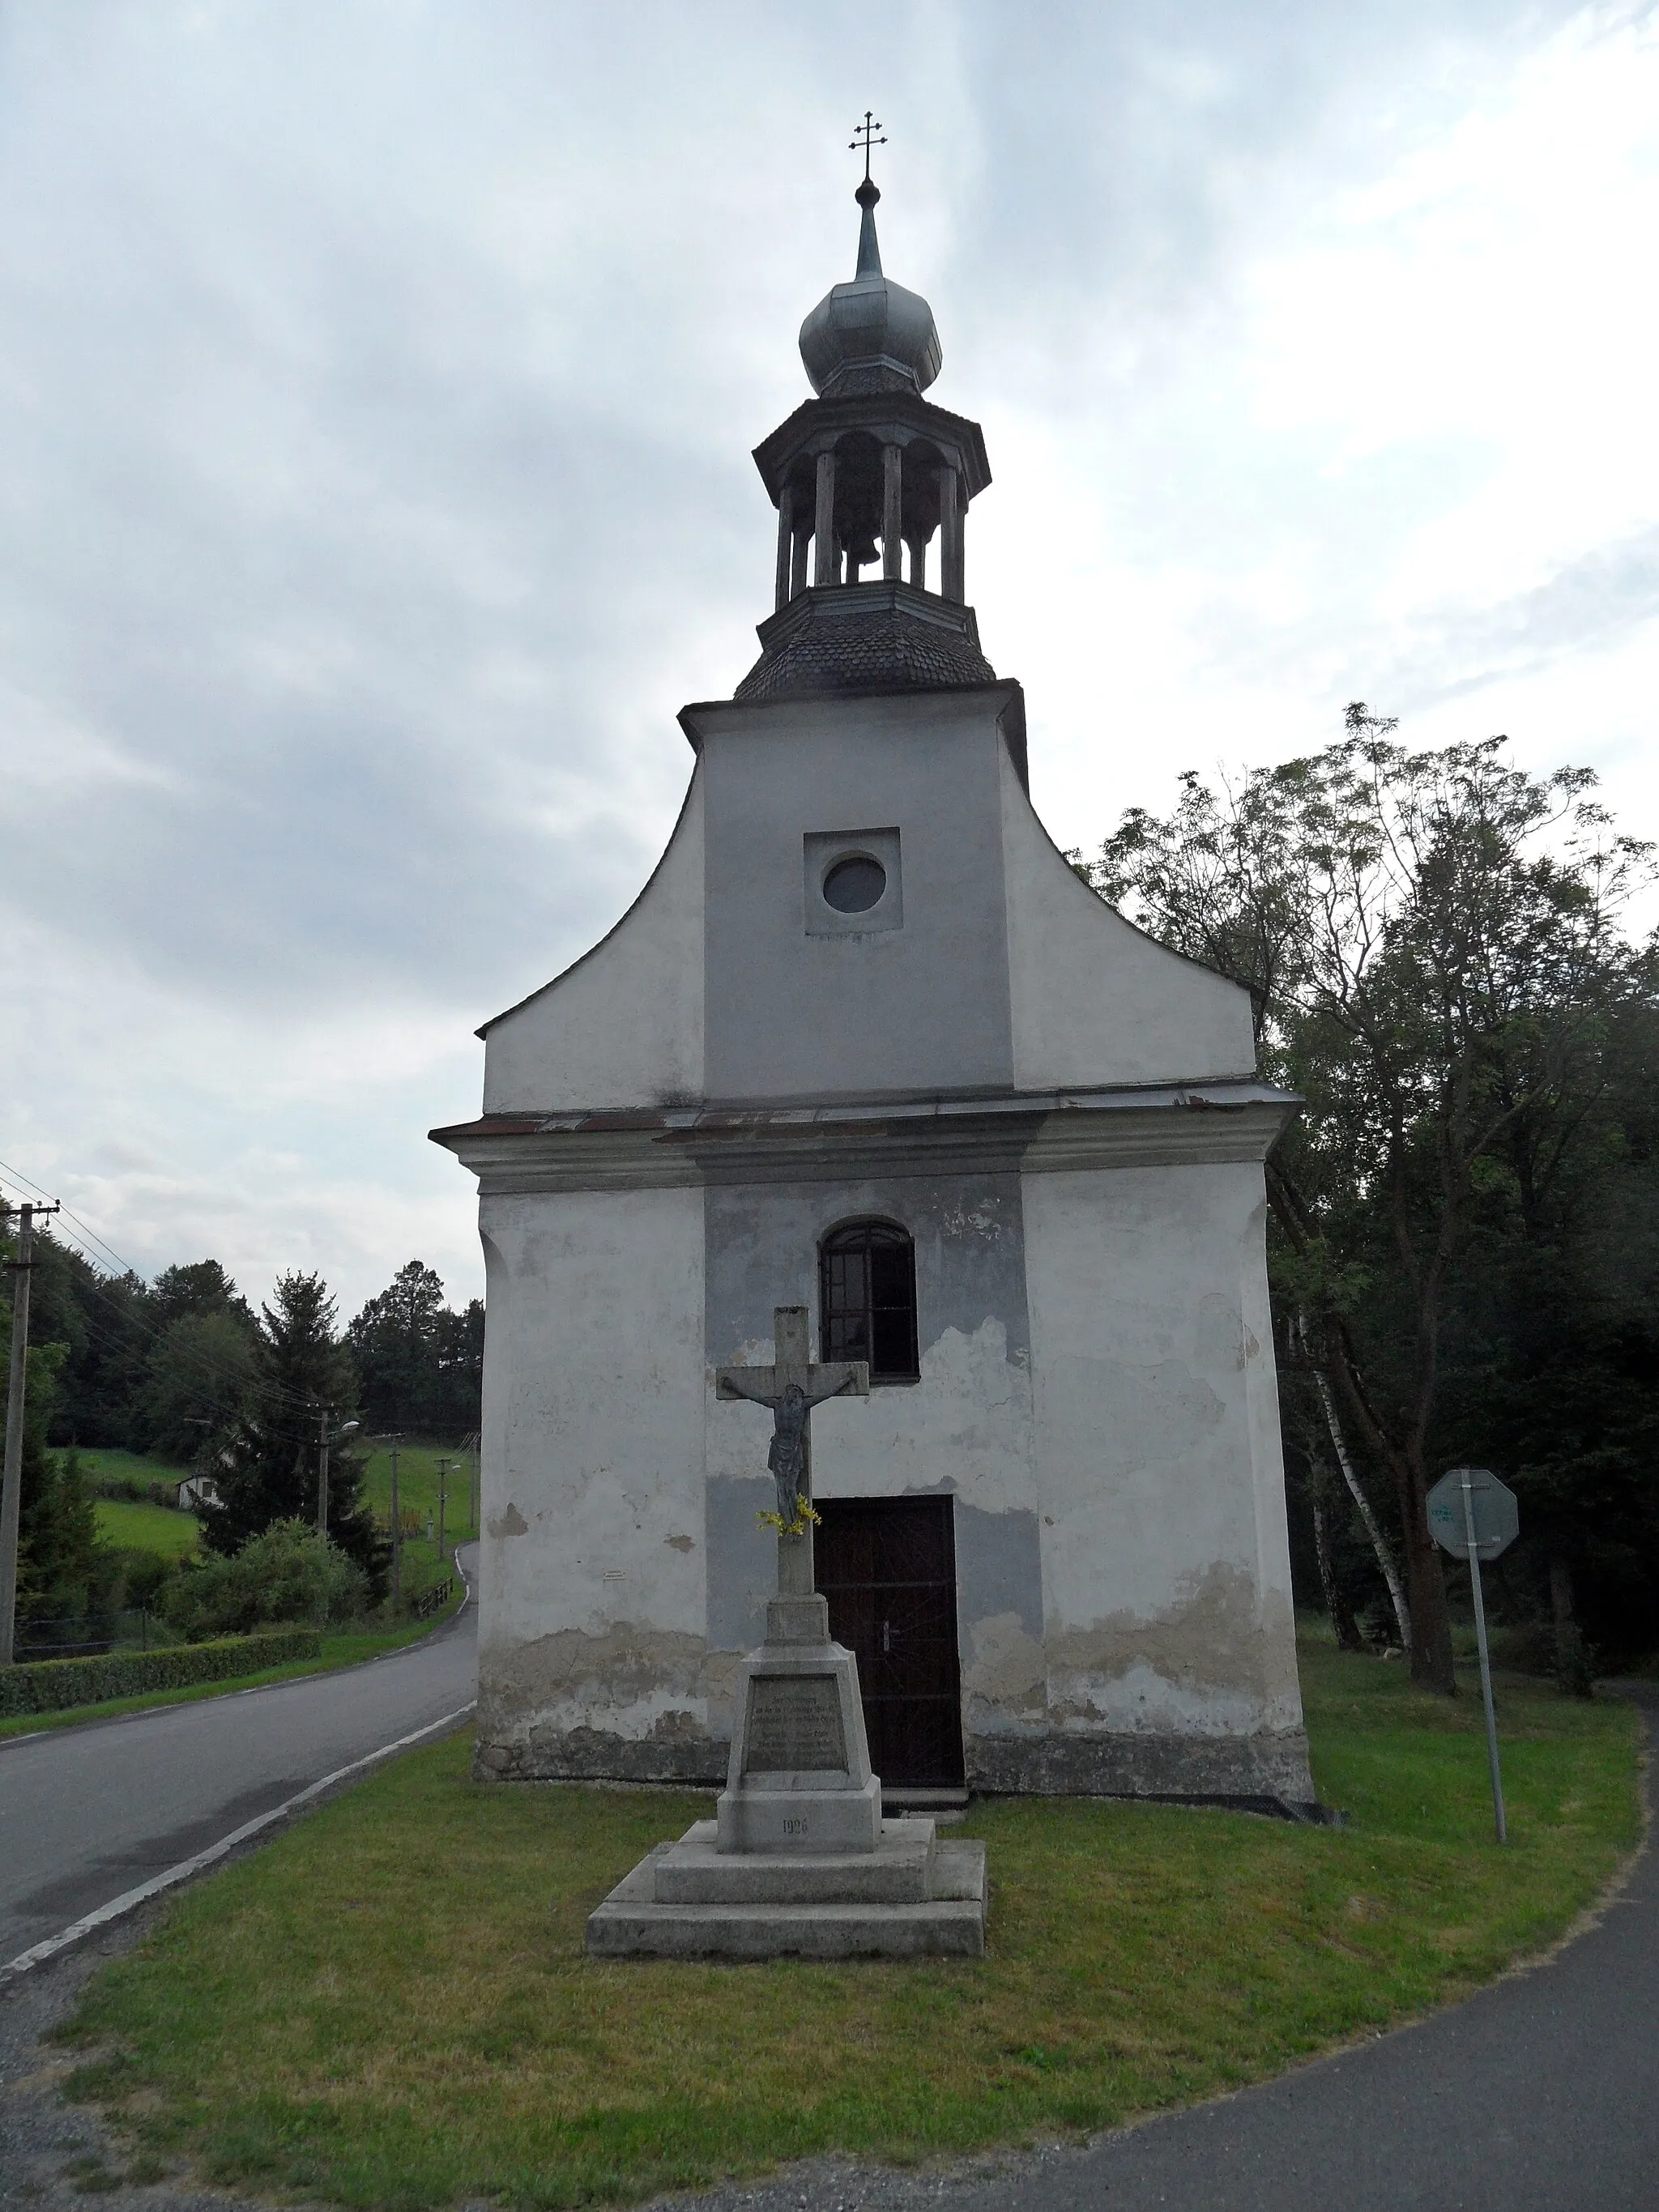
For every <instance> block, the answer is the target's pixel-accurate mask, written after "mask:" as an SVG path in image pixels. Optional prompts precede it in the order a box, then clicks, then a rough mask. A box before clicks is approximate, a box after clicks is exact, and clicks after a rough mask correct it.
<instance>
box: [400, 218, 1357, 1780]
mask: <svg viewBox="0 0 1659 2212" xmlns="http://www.w3.org/2000/svg"><path fill="white" fill-rule="evenodd" d="M878 197H879V195H878V192H877V191H876V188H875V186H874V185H872V184H871V183H870V182H869V181H868V180H867V179H866V182H865V183H864V184H863V185H861V186H860V189H859V193H858V198H859V201H860V208H861V210H862V217H861V227H860V237H859V248H858V264H857V273H856V275H855V276H854V278H853V280H852V282H851V283H843V284H837V285H836V286H835V288H834V289H832V290H831V291H830V292H829V294H828V295H826V297H825V298H824V299H823V300H822V301H820V302H819V304H818V305H817V307H815V308H814V309H813V310H812V312H811V314H810V315H809V316H808V317H807V319H806V320H805V324H804V325H802V328H801V333H800V351H801V357H802V360H803V362H804V363H805V369H806V374H807V378H808V380H809V381H810V383H811V387H812V390H813V392H814V394H815V396H814V397H813V398H810V399H806V400H805V401H803V403H802V404H801V405H800V406H799V407H798V408H797V409H796V410H795V411H794V413H793V415H791V416H790V417H789V418H788V420H787V422H784V423H782V424H781V426H780V427H779V428H777V429H776V430H775V431H774V432H773V433H772V435H770V436H769V438H767V439H766V440H765V441H763V443H762V444H761V445H760V446H759V447H757V450H756V453H755V459H756V462H757V465H758V468H759V471H760V475H761V478H762V481H763V483H764V484H765V487H766V491H767V495H768V497H769V499H770V500H771V501H772V502H773V504H774V505H775V507H776V510H777V564H776V585H775V611H774V612H773V613H772V614H771V615H770V617H769V618H768V619H767V620H766V621H765V622H764V623H762V624H761V626H760V631H759V636H760V641H761V653H760V658H759V659H758V660H757V662H756V663H755V665H754V666H753V667H752V668H751V669H750V671H749V672H748V674H747V675H746V676H744V678H743V680H742V682H741V683H739V684H738V686H737V688H736V690H735V691H734V692H733V694H732V696H731V697H730V698H729V699H720V700H714V701H711V702H704V703H702V704H698V705H696V706H690V707H687V708H684V711H683V712H682V714H681V715H680V718H679V720H680V726H681V728H682V729H683V731H684V735H685V738H686V740H687V742H688V744H689V745H690V751H691V759H692V765H691V775H690V783H689V785H688V787H687V790H686V795H685V800H684V805H683V807H682V809H681V811H680V816H679V819H678V823H677V824H676V826H675V829H674V832H673V835H672V836H671V839H670V841H669V844H668V848H667V850H666V851H665V853H664V854H663V856H662V859H661V860H660V861H659V864H658V866H657V868H656V872H655V873H654V874H653V876H652V878H651V879H650V881H649V882H648V883H647V884H646V886H645V889H644V890H642V891H641V894H640V896H639V897H638V899H637V900H636V901H635V903H634V905H633V907H632V908H630V909H629V912H628V913H627V914H626V915H623V919H622V920H621V921H619V922H618V923H617V926H616V927H615V928H614V929H612V931H611V933H610V934H609V936H607V937H605V939H602V940H601V942H600V943H599V944H598V945H595V946H594V948H593V949H592V951H590V952H588V953H587V954H586V956H585V957H583V958H581V959H580V960H579V961H578V962H577V963H575V965H574V967H571V968H569V969H567V970H566V971H565V972H564V974H562V975H559V976H557V977H556V979H555V980H554V981H552V982H550V983H549V984H548V985H547V986H546V987H544V989H542V990H540V991H538V992H537V993H536V994H534V996H532V997H531V998H529V999H527V1000H525V1001H524V1003H523V1004H522V1005H520V1006H513V1007H512V1008H510V1009H509V1010H508V1011H507V1012H506V1013H503V1014H500V1015H498V1016H496V1018H495V1019H494V1020H493V1021H491V1022H489V1024H486V1026H485V1028H484V1030H483V1032H482V1035H483V1038H484V1040H485V1047H486V1058H485V1075H484V1097H483V1113H482V1115H481V1117H480V1118H479V1119H478V1120H477V1121H471V1122H468V1123H466V1124H465V1125H463V1126H460V1127H452V1128H446V1129H441V1130H437V1131H435V1132H434V1135H435V1140H436V1141H437V1142H438V1143H440V1144H441V1145H444V1146H447V1147H448V1148H449V1149H450V1150H451V1151H452V1152H454V1153H455V1154H456V1155H457V1156H458V1158H459V1159H460V1160H461V1161H462V1162H463V1163H464V1164H465V1166H466V1167H467V1168H469V1169H470V1170H471V1171H472V1172H473V1173H474V1174H475V1175H476V1176H477V1178H478V1185H479V1226H480V1233H481V1235H482V1237H483V1249H484V1255H485V1261H486V1265H487V1270H488V1299H487V1311H488V1323H487V1334H486V1343H485V1353H484V1384H483V1510H484V1524H485V1533H484V1535H483V1545H482V1556H481V1569H480V1588H479V1603H480V1609H481V1610H480V1647H479V1705H478V1753H477V1761H478V1771H479V1772H480V1773H481V1774H482V1775H484V1776H487V1777H488V1776H494V1777H500V1778H507V1779H518V1778H547V1777H558V1776H569V1777H574V1776H586V1777H607V1776H608V1777H617V1778H629V1779H633V1780H659V1781H664V1782H669V1781H673V1782H697V1783H715V1782H717V1781H719V1779H720V1778H721V1777H722V1776H723V1775H724V1773H725V1771H726V1759H727V1751H728V1746H729V1741H730V1737H731V1734H732V1701H733V1693H734V1686H735V1685H736V1682H737V1680H738V1668H739V1666H740V1664H741V1662H742V1661H743V1659H744V1655H745V1654H746V1653H747V1652H749V1651H750V1650H751V1649H752V1648H753V1647H754V1646H755V1645H757V1644H758V1643H759V1642H760V1639H761V1635H762V1630H763V1605H764V1601H765V1599H766V1598H767V1596H768V1595H769V1594H770V1593H771V1592H772V1590H773V1589H774V1585H775V1559H776V1549H777V1547H776V1544H775V1539H774V1536H773V1534H772V1533H771V1531H770V1530H769V1529H768V1528H766V1527H765V1526H764V1525H763V1523H762V1522H761V1521H760V1519H759V1517H758V1516H759V1515H760V1514H761V1513H762V1512H763V1510H766V1509H768V1508H769V1507H770V1506H771V1505H772V1504H773V1499H774V1484H773V1481H772V1479H771V1477H770V1476H769V1473H768V1468H767V1449H768V1443H769V1437H770V1429H769V1424H768V1421H767V1419H766V1418H765V1416H764V1415H763V1413H761V1412H760V1411H758V1410H757V1407H755V1406H753V1405H750V1404H746V1403H743V1402H727V1401H725V1400H723V1399H722V1398H721V1397H720V1395H717V1391H716V1387H715V1376H716V1371H717V1370H718V1369H720V1367H722V1366H727V1365H730V1364H732V1363H734V1362H737V1363H744V1362H765V1361H768V1360H769V1359H771V1358H772V1357H773V1336H774V1318H773V1317H774V1314H775V1310H776V1309H777V1308H779V1307H787V1306H797V1307H805V1308H806V1309H807V1310H808V1316H809V1320H808V1328H809V1330H810V1337H811V1352H812V1354H813V1356H815V1357H817V1358H822V1359H824V1360H840V1361H848V1360H854V1361H856V1360H862V1361H865V1362H866V1363H867V1364H868V1368H869V1370H870V1384H871V1389H870V1395H869V1396H868V1397H867V1398H863V1399H855V1398H850V1397H849V1398H841V1399H831V1400H829V1401H827V1402H825V1403H824V1404H823V1405H821V1406H820V1407H818V1408H817V1412H816V1413H815V1414H814V1415H813V1419H812V1459H811V1479H812V1487H813V1492H814V1495H815V1498H816V1503H817V1511H818V1513H819V1515H820V1516H821V1519H820V1522H819V1525H818V1527H817V1531H816V1549H815V1557H816V1577H817V1587H818V1589H820V1590H821V1591H822V1592H823V1594H824V1595H825V1596H826V1598H827V1600H828V1602H829V1620H830V1627H831V1632H832V1634H833V1635H834V1636H835V1637H836V1638H837V1640H838V1641H839V1642H840V1643H842V1644H845V1645H846V1646H847V1647H848V1649H850V1650H853V1651H854V1653H855V1654H856V1656H857V1661H858V1671H859V1678H860V1692H861V1696H862V1701H863V1706H864V1713H865V1718H866V1726H867V1731H868V1737H869V1748H870V1756H871V1764H872V1766H873V1768H874V1769H875V1771H876V1772H877V1773H878V1775H879V1776H880V1777H881V1780H882V1786H883V1790H884V1794H885V1795H886V1796H888V1798H889V1799H890V1802H893V1803H895V1804H908V1805H910V1806H913V1807H918V1808H926V1807H927V1806H929V1805H932V1806H942V1805H945V1804H948V1803H950V1802H951V1801H952V1800H953V1799H955V1800H960V1798H961V1797H962V1796H963V1793H964V1792H965V1791H968V1790H976V1791H1047V1792H1079V1793H1089V1794H1126V1795H1151V1796H1170V1797H1178V1798H1187V1799H1197V1800H1212V1801H1230V1802H1235V1803H1241V1802H1243V1803H1255V1804H1257V1805H1263V1806H1265V1805H1267V1804H1268V1803H1270V1802H1271V1803H1276V1804H1278V1805H1279V1806H1281V1807H1284V1808H1287V1809H1289V1808H1304V1807H1306V1806H1308V1805H1309V1804H1310V1802H1311V1801H1312V1799H1313V1796H1314V1790H1313V1786H1312V1783H1311V1781H1310V1776H1309V1770H1308V1757H1307V1745H1306V1740H1305V1737H1304V1732H1303V1723H1302V1709H1301V1700H1300V1694H1299V1691H1298V1686H1297V1669H1296V1656H1295V1647H1294V1641H1293V1632H1292V1620H1291V1580H1290V1566H1289V1559H1288V1555H1287V1547H1286V1536H1285V1485H1284V1473H1283V1468H1282V1465H1281V1460H1280V1447H1279V1407H1278V1396H1277V1388H1276V1383H1275V1377H1274V1371H1273V1334H1272V1328H1271V1325H1270V1320H1269V1313H1268V1300H1267V1272H1266V1259H1265V1243H1264V1230H1265V1215H1266V1204H1265V1197H1264V1188H1263V1172H1262V1163H1263V1161H1264V1159H1265V1158H1266V1156H1267V1152H1268V1150H1269V1149H1270V1147H1271V1146H1272V1145H1273V1141H1274V1139H1275V1138H1276V1136H1277V1135H1278V1133H1279V1130H1280V1129H1281V1127H1283V1125H1284V1123H1285V1119H1286V1117H1287V1115H1289V1114H1291V1112H1292V1111H1293V1110H1294V1105H1295V1102H1294V1101H1293V1100H1292V1099H1291V1098H1289V1097H1286V1096H1285V1094H1284V1093H1283V1092H1282V1091H1278V1090H1275V1089H1274V1088H1273V1086H1271V1085H1268V1084H1266V1083H1264V1082H1262V1081H1261V1080H1260V1079H1258V1077H1257V1074H1256V1072H1255V1051H1254V1046H1253V1041H1252V1034H1251V1023H1250V1009H1249V1002H1248V1000H1247V998H1246V996H1245V994H1244V993H1243V991H1241V990H1239V989H1237V987H1235V986H1234V985H1232V984H1231V983H1229V982H1227V981H1224V980H1223V979H1222V978H1221V977H1220V976H1218V975H1214V974H1212V973H1211V972H1210V971H1209V970H1208V969H1204V968H1201V967H1198V966H1195V965H1194V964H1193V963H1191V962H1190V961H1188V960H1186V959H1184V958H1182V957H1180V956H1179V955H1177V954H1176V953H1174V952H1170V951H1166V950H1164V948H1163V947H1162V946H1160V945H1157V944H1155V943H1153V942H1152V940H1151V939H1148V938H1146V936H1144V935H1142V934H1141V933H1139V931H1137V930H1136V929H1134V928H1133V927H1131V926H1130V925H1129V924H1128V923H1127V922H1126V921H1124V920H1123V919H1122V917H1121V915H1118V914H1116V913H1115V911H1114V910H1113V909H1112V908H1110V907H1109V906H1107V905H1105V904H1104V903H1103V902H1102V901H1101V900H1100V899H1099V898H1098V897H1097V896H1096V895H1095V894H1094V892H1093V891H1091V890H1090V889H1089V888H1088V887H1087V886H1086V885H1085V884H1084V883H1083V882H1082V881H1081V880H1080V879H1079V877H1078V876H1077V875H1076V873H1075V872H1073V869H1072V868H1071V867H1070V866H1068V865H1067V863H1066V860H1065V859H1064V858H1063V857H1062V855H1061V854H1060V852H1059V851H1058V850H1057V849H1056V848H1055V846H1054V842H1052V840H1051V839H1050V838H1049V836H1048V833H1047V831H1046V830H1045V829H1044V828H1043V826H1042V823H1041V822H1040V821H1039V820H1038V819H1037V817H1036V813H1035V812H1034V811H1033V810H1032V806H1031V802H1030V796H1029V793H1028V789H1027V775H1026V750H1025V722H1024V697H1023V694H1022V692H1021V689H1020V686H1019V684H1018V683H1016V682H1014V681H1012V679H1010V678H1000V677H999V676H997V675H996V673H995V672H994V670H993V669H992V667H991V665H990V664H989V662H988V661H987V659H986V658H985V655H984V653H983V652H982V650H981V644H980V637H979V627H978V623H977V621H976V619H975V611H974V610H973V608H972V607H970V606H969V605H968V604H967V591H966V585H965V580H964V579H965V556H964V542H965V535H966V529H965V526H966V520H967V517H968V513H969V508H970V507H971V505H972V503H973V501H975V499H976V498H977V497H978V496H979V495H980V494H981V492H983V491H984V490H985V489H986V487H987V485H988V483H989V482H990V469H989V465H988V464H987V458H986V450H985V442H984V439H983V437H982V435H981V430H980V428H979V426H978V424H977V423H975V422H969V421H968V420H967V419H966V418H965V417H963V416H960V415H954V414H951V413H948V412H946V411H945V410H944V409H943V408H941V407H939V406H938V405H936V404H934V403H933V401H932V400H931V399H929V398H927V396H926V394H927V392H928V390H929V388H930V387H931V386H932V385H933V382H934V380H935V379H936V378H937V376H938V375H939V368H940V360H941V356H940V349H939V337H938V334H937V332H936V331H935V329H934V325H933V314H932V312H931V310H930V309H929V307H928V306H927V302H926V301H924V300H922V299H920V298H919V297H918V296H917V295H915V293H913V292H908V291H905V290H904V289H902V287H900V286H899V285H897V284H895V283H892V282H891V281H890V279H889V278H887V277H886V276H884V274H883V273H882V267H881V261H880V256H879V252H878V246H877V240H876V228H875V216H874V210H875V204H876V201H877V199H878Z"/></svg>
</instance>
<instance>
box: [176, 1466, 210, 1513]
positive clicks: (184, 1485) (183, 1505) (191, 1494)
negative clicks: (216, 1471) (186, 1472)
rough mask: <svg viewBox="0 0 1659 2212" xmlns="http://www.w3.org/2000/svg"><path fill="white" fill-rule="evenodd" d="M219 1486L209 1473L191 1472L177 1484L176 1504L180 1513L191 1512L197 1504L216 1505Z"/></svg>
mask: <svg viewBox="0 0 1659 2212" xmlns="http://www.w3.org/2000/svg"><path fill="white" fill-rule="evenodd" d="M218 1503H219V1486H218V1484H217V1483H216V1481H215V1480H213V1477H212V1476H211V1475H210V1474H192V1475H191V1476H189V1477H188V1478H187V1479H186V1480H185V1481H183V1482H181V1483H180V1484H179V1498H178V1505H179V1511H180V1512H181V1513H193V1512H194V1511H195V1510H196V1509H197V1506H198V1505H216V1504H218Z"/></svg>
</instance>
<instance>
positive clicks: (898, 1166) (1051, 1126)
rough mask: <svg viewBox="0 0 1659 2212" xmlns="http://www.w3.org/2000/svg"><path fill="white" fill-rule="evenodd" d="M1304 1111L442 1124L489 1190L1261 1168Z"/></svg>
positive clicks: (1263, 1103) (945, 1111)
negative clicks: (1240, 1164)
mask: <svg viewBox="0 0 1659 2212" xmlns="http://www.w3.org/2000/svg"><path fill="white" fill-rule="evenodd" d="M1299 1103H1300V1101H1299V1100H1298V1099H1297V1098H1296V1097H1293V1096H1292V1095H1291V1093H1290V1092H1288V1091H1279V1090H1276V1089H1274V1088H1273V1085H1271V1084H1265V1083H1259V1082H1256V1081H1255V1080H1253V1079H1245V1080H1236V1081H1219V1082H1206V1083H1190V1084H1176V1085H1161V1086H1157V1087H1146V1088H1135V1089H1132V1090H1114V1091H1051V1092H1040V1093H1036V1092H1007V1093H1004V1094H1000V1095H998V1096H994V1097H936V1098H902V1099H884V1100H876V1101H869V1102H864V1103H859V1102H836V1103H817V1104H811V1103H805V1104H790V1103H775V1104H769V1105H764V1106H757V1107H752V1108H751V1107H739V1106H729V1105H726V1106H720V1105H715V1106H696V1105H686V1106H665V1107H659V1108H650V1109H641V1110H640V1111H638V1112H626V1113H596V1114H549V1115H487V1116H485V1117H484V1118H483V1120H481V1121H466V1122H461V1123H459V1124H457V1125H456V1126H454V1127H450V1128H444V1129H434V1130H433V1131H432V1132H431V1135H432V1141H433V1142H434V1143H435V1144H438V1145H442V1146H445V1147H446V1148H447V1150H448V1151H450V1152H453V1153H454V1154H455V1155H456V1157H457V1158H458V1159H459V1160H460V1161H461V1162H462V1163H463V1164H464V1165H465V1166H466V1167H469V1168H471V1170H472V1171H473V1173H474V1174H475V1175H476V1176H477V1177H478V1188H479V1194H480V1195H481V1196H486V1197H490V1196H509V1195H513V1194H521V1193H529V1192H535V1191H561V1190H641V1189H650V1188H673V1187H682V1188H684V1187H687V1186H692V1187H695V1186H699V1185H702V1184H706V1183H734V1182H820V1181H827V1180H833V1181H837V1182H840V1181H852V1180H859V1179H862V1178H866V1177H869V1176H900V1175H959V1174H965V1173H981V1174H983V1173H988V1172H997V1171H1002V1172H1012V1171H1019V1170H1023V1171H1024V1173H1026V1174H1036V1175H1054V1174H1061V1173H1068V1172H1073V1171H1076V1170H1086V1169H1098V1168H1137V1167H1169V1166H1177V1165H1180V1166H1204V1165H1210V1164H1218V1163H1229V1162H1237V1161H1250V1160H1263V1159H1265V1158H1267V1153H1268V1152H1269V1151H1270V1150H1271V1149H1272V1147H1273V1142H1274V1140H1275V1139H1277V1137H1278V1135H1279V1132H1280V1130H1281V1129H1282V1128H1283V1127H1285V1123H1286V1121H1289V1119H1290V1117H1291V1115H1292V1114H1293V1113H1295V1111H1296V1109H1297V1106H1298V1104H1299Z"/></svg>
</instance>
